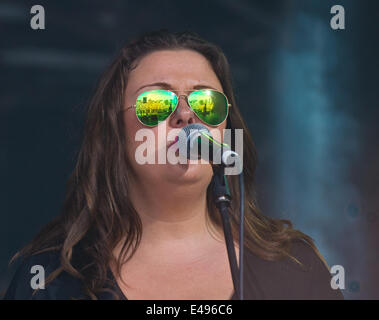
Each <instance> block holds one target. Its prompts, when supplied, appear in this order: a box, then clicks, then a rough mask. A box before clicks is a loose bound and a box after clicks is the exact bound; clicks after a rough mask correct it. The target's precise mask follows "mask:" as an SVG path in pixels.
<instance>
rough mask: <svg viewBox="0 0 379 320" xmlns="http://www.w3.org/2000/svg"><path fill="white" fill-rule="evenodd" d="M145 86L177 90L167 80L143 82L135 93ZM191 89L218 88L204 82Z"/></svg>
mask: <svg viewBox="0 0 379 320" xmlns="http://www.w3.org/2000/svg"><path fill="white" fill-rule="evenodd" d="M146 87H162V88H163V89H166V90H172V91H177V90H174V89H173V87H172V86H171V85H170V84H169V83H167V82H154V83H149V84H145V85H143V86H142V87H139V88H138V89H137V90H136V91H135V93H137V92H138V91H140V90H141V89H143V88H146ZM192 89H193V90H200V89H213V90H218V89H215V88H213V87H211V86H209V85H205V84H197V85H195V86H193V87H192Z"/></svg>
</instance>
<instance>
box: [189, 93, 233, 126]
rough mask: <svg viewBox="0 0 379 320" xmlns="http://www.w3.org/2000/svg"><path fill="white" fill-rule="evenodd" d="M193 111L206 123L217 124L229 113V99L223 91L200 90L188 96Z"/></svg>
mask: <svg viewBox="0 0 379 320" xmlns="http://www.w3.org/2000/svg"><path fill="white" fill-rule="evenodd" d="M188 103H189V104H190V106H191V108H192V110H193V112H195V113H196V115H197V116H198V117H199V118H200V120H202V121H204V122H205V123H207V124H209V125H212V126H217V125H219V124H221V123H222V122H223V121H224V120H225V119H226V117H227V115H228V101H227V99H226V97H225V95H223V94H222V93H221V92H218V91H215V90H199V91H195V92H192V93H191V94H190V95H189V97H188Z"/></svg>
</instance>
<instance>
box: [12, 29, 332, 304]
mask: <svg viewBox="0 0 379 320" xmlns="http://www.w3.org/2000/svg"><path fill="white" fill-rule="evenodd" d="M180 49H188V50H194V51H196V52H198V53H200V54H202V55H203V56H204V57H205V58H206V59H207V60H208V61H209V63H210V64H211V66H212V68H213V70H214V72H215V74H216V75H217V77H218V79H219V81H220V83H221V84H222V88H223V90H224V93H225V95H226V96H227V98H228V100H229V101H230V103H231V104H232V105H233V107H232V108H230V113H229V117H228V120H227V127H228V128H232V129H242V130H243V141H244V144H243V153H244V157H243V160H244V163H243V168H244V171H243V174H244V180H245V221H244V223H245V239H244V243H245V246H246V247H247V248H248V249H249V250H251V252H253V253H255V254H256V255H257V256H259V257H261V258H262V259H266V260H276V259H280V258H282V257H285V256H287V257H289V258H291V259H292V260H293V261H295V262H296V263H299V264H301V262H300V261H298V260H297V259H296V258H295V257H294V256H292V255H291V254H290V247H291V242H292V241H293V240H296V239H298V240H302V241H304V242H306V243H307V244H309V246H310V247H311V248H313V250H315V252H316V253H317V254H318V256H319V257H320V258H321V259H322V261H323V262H324V263H325V264H326V262H325V261H324V259H323V258H322V256H321V255H320V253H319V252H318V250H317V248H316V246H315V245H314V242H313V240H312V238H310V237H309V236H307V235H305V234H304V233H302V232H300V231H298V230H295V229H293V227H292V224H291V222H290V221H288V220H280V219H273V218H270V217H267V216H265V215H263V214H262V212H261V211H260V210H259V208H258V206H257V200H256V190H255V186H254V172H255V169H256V165H257V154H256V149H255V146H254V142H253V140H252V138H251V135H250V133H249V130H248V127H247V126H246V124H245V122H244V120H243V118H242V116H241V114H240V112H239V109H238V107H237V105H236V101H235V96H234V94H233V86H232V78H231V72H230V67H229V63H228V61H227V59H226V57H225V55H224V53H223V52H222V50H221V49H220V48H219V47H218V46H216V45H214V44H212V43H210V42H208V41H206V40H204V39H202V38H201V37H200V36H199V35H197V34H196V33H193V32H180V33H173V32H169V31H168V30H159V31H155V32H150V33H146V34H144V35H142V36H140V37H138V38H136V39H134V40H133V41H131V42H129V43H128V44H127V45H126V46H124V47H123V48H122V49H121V51H120V53H119V54H118V56H117V57H116V58H115V59H114V61H113V63H111V65H110V66H109V67H108V68H107V69H106V70H105V72H104V73H103V75H102V76H101V78H100V80H99V82H98V84H97V87H96V90H95V92H94V95H93V97H92V99H91V101H90V103H89V106H88V111H87V117H86V123H85V127H84V136H83V141H82V145H81V148H80V150H79V153H78V159H77V162H76V165H75V167H74V170H73V172H72V173H71V175H70V177H69V179H68V181H67V185H66V194H65V199H64V203H63V207H62V210H61V213H60V214H59V215H58V216H57V217H56V218H55V219H53V220H52V221H51V222H50V223H48V224H47V225H46V226H45V227H44V228H43V229H42V230H41V231H40V232H39V233H38V234H37V236H36V237H35V238H34V239H33V240H32V241H31V242H30V243H29V244H27V245H26V246H25V247H24V248H22V249H21V250H20V251H18V252H17V253H16V254H15V255H14V256H13V257H12V259H11V263H12V262H13V261H14V260H15V259H17V258H18V257H21V256H23V257H27V256H31V255H35V254H38V253H42V252H46V251H57V252H59V255H60V266H59V268H58V269H57V270H55V271H54V272H52V273H51V274H50V275H49V276H48V278H47V281H46V283H49V282H50V281H52V280H54V279H55V278H56V277H57V276H58V275H59V274H60V273H62V272H67V273H69V274H70V275H72V276H74V277H76V278H79V279H80V280H81V281H82V284H83V293H84V296H85V297H86V298H90V299H97V295H98V293H99V292H102V291H103V290H107V289H106V283H107V281H108V280H109V279H108V275H107V274H108V270H109V265H110V263H116V266H117V271H116V272H117V275H118V276H120V270H121V266H122V263H123V262H124V261H127V260H128V259H130V258H131V256H132V255H133V254H134V253H135V251H136V249H137V247H138V245H139V243H140V239H141V234H142V224H141V221H140V218H139V215H138V212H137V211H136V210H135V208H134V207H133V204H132V203H131V201H130V199H129V197H128V194H129V191H128V190H129V187H130V183H129V181H130V179H129V178H128V174H129V172H130V163H129V161H128V157H127V155H126V150H125V147H124V146H125V134H124V132H125V129H124V128H125V124H124V121H123V118H122V117H120V116H119V115H120V111H121V108H122V106H123V102H124V93H125V89H126V85H127V82H128V75H129V72H130V71H131V70H133V69H134V68H135V67H136V66H137V65H138V63H139V61H140V60H141V59H142V58H143V57H144V56H146V55H147V54H149V53H152V52H154V51H157V50H180ZM232 141H234V139H232ZM228 180H229V187H230V191H231V195H232V197H233V199H237V200H238V199H239V185H238V177H237V176H228ZM207 205H208V212H209V216H208V218H209V221H211V222H212V223H213V224H214V225H216V226H219V227H220V226H222V221H221V219H220V216H219V213H218V212H217V210H216V209H215V207H214V205H213V199H212V193H211V192H210V187H208V189H207ZM230 217H231V226H232V233H233V237H234V239H235V241H238V237H239V233H238V232H239V201H235V202H232V206H231V208H230ZM120 241H123V242H122V249H121V253H120V255H119V256H118V257H117V258H115V257H114V256H113V250H114V248H115V247H116V245H117V244H119V243H120ZM126 256H128V257H129V258H128V259H126V260H125V258H126ZM111 291H112V290H111ZM115 298H118V297H117V295H116V294H115Z"/></svg>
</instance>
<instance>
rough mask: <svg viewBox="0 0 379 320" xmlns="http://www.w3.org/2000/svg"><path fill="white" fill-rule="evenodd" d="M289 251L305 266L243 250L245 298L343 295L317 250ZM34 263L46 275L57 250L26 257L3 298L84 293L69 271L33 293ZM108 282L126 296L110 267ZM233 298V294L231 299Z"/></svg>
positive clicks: (297, 246)
mask: <svg viewBox="0 0 379 320" xmlns="http://www.w3.org/2000/svg"><path fill="white" fill-rule="evenodd" d="M291 253H292V255H293V256H295V257H296V258H297V259H298V260H300V262H302V263H303V264H304V265H305V267H306V270H304V269H303V268H301V266H299V265H298V264H296V263H295V262H293V261H292V260H290V259H289V258H283V259H281V260H278V261H266V260H263V259H261V258H259V257H258V256H256V255H255V254H253V253H251V251H249V250H248V249H247V248H245V250H244V259H245V261H244V266H245V269H244V294H245V297H244V298H245V300H254V299H294V300H298V299H343V295H342V293H341V291H340V290H339V289H338V290H333V289H332V288H331V285H330V280H331V275H330V273H329V271H328V269H327V268H326V267H325V265H324V264H323V263H322V261H321V260H320V259H319V257H318V256H317V255H316V253H315V252H314V251H313V249H311V248H310V247H309V245H307V244H305V243H304V242H301V241H296V242H294V243H293V245H292V249H291ZM33 265H42V266H43V267H44V269H45V277H46V278H47V277H48V275H49V274H50V273H51V272H52V271H54V270H55V269H57V268H58V267H59V257H58V254H57V253H53V252H50V253H41V254H38V255H35V256H32V257H29V258H27V259H26V260H25V261H24V262H23V263H22V264H21V265H20V267H19V268H18V270H17V271H16V274H15V276H14V277H13V279H12V281H11V283H10V285H9V288H8V290H7V292H6V294H5V297H4V299H16V300H21V299H60V300H61V299H72V298H74V299H80V298H81V297H83V291H82V289H81V281H80V280H79V279H77V278H75V277H73V276H71V275H69V274H68V273H65V272H64V273H61V274H60V275H59V276H58V277H57V278H56V279H54V280H53V281H52V282H50V283H49V284H47V285H46V287H45V289H40V290H38V291H37V293H36V294H35V295H34V296H32V292H33V289H32V288H31V285H30V281H31V279H32V278H33V276H35V274H32V273H31V272H30V269H31V267H32V266H33ZM108 274H109V278H110V279H111V283H112V284H111V285H110V286H109V287H108V288H111V289H113V290H114V291H115V292H116V293H117V294H119V295H120V297H121V298H122V299H127V298H126V297H125V296H124V295H123V293H122V292H121V289H120V288H119V286H118V285H117V283H116V281H115V280H114V278H113V275H112V272H110V271H109V273H108ZM97 297H98V298H99V299H102V300H110V299H113V295H112V294H111V293H108V292H105V293H102V294H99V295H98V296H97ZM235 299H236V294H235V293H234V294H233V296H232V300H235Z"/></svg>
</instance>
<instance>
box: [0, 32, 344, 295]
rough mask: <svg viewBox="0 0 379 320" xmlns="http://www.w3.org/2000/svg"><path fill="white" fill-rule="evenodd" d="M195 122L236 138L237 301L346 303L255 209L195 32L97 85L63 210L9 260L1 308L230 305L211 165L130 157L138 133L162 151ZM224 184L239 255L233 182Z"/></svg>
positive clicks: (247, 171) (176, 36)
mask: <svg viewBox="0 0 379 320" xmlns="http://www.w3.org/2000/svg"><path fill="white" fill-rule="evenodd" d="M195 123H200V124H202V125H204V126H205V127H207V128H208V129H209V130H210V132H216V131H219V132H222V131H223V130H224V129H232V130H233V129H242V130H243V155H244V156H243V174H244V181H245V221H244V224H245V238H244V250H245V252H244V269H245V271H244V282H243V284H244V297H245V299H249V300H252V299H343V296H342V294H341V292H340V291H339V290H333V289H332V288H331V285H330V281H331V275H330V273H329V270H328V266H327V264H326V262H325V260H324V259H323V257H322V256H321V254H320V253H319V251H318V250H317V248H316V246H315V245H314V243H313V240H312V239H311V238H310V237H309V236H307V235H305V234H304V233H302V232H300V231H298V230H294V229H293V228H292V225H291V223H290V222H289V221H287V220H277V219H273V218H270V217H267V216H265V215H264V214H263V213H262V212H261V211H260V210H259V208H258V207H257V204H256V198H255V192H256V190H255V189H254V185H253V182H254V181H253V180H254V171H255V167H256V161H257V160H256V150H255V147H254V144H253V140H252V138H251V136H250V134H249V130H248V128H247V126H246V124H245V122H244V120H243V119H242V117H241V114H240V112H239V110H238V107H237V105H236V101H235V97H234V93H233V89H232V83H231V75H230V70H229V64H228V62H227V59H226V57H225V55H224V54H223V52H222V51H221V49H220V48H219V47H218V46H216V45H214V44H212V43H210V42H208V41H205V40H204V39H202V38H200V37H199V36H198V35H197V34H194V33H191V32H182V33H172V32H169V31H167V30H160V31H156V32H151V33H147V34H144V35H143V36H141V37H139V38H136V39H135V40H133V41H131V42H129V43H128V44H127V45H126V46H125V47H123V48H122V50H121V52H120V53H119V55H118V57H117V58H116V59H115V60H114V61H113V63H112V64H111V65H110V67H109V68H108V69H107V70H106V71H105V72H104V74H103V75H102V77H101V79H100V81H99V83H98V86H97V89H96V92H95V93H94V96H93V98H92V100H91V102H90V104H89V108H88V116H87V120H86V126H85V132H84V137H83V143H82V146H81V149H80V152H79V154H78V160H77V163H76V166H75V168H74V170H73V172H72V174H71V176H70V178H69V180H68V182H67V191H66V197H65V201H64V204H63V207H62V212H61V213H60V215H59V216H57V217H56V218H55V219H54V220H53V221H51V222H50V223H48V224H47V225H46V226H45V227H44V228H43V229H42V230H41V231H40V233H39V234H38V235H37V236H36V237H35V238H34V239H33V240H32V241H31V242H30V243H29V244H28V245H27V246H26V247H24V248H22V249H21V250H20V251H19V252H17V253H16V254H15V256H14V257H13V258H12V261H15V260H18V258H23V259H22V260H21V265H20V266H19V268H18V270H17V272H16V274H15V276H14V278H13V279H12V281H11V284H10V286H9V288H8V290H7V292H6V295H5V299H143V300H148V299H237V295H236V292H235V291H234V288H233V282H232V276H231V271H230V267H229V262H228V254H227V250H226V243H225V240H224V235H223V228H222V222H221V218H220V215H219V212H218V211H217V209H216V207H215V205H214V202H213V199H212V194H211V193H210V192H209V191H210V190H209V186H210V183H211V181H212V177H213V170H212V166H211V165H210V164H209V163H199V164H192V163H184V164H183V163H177V164H172V163H170V162H167V163H164V164H161V163H158V161H156V162H155V163H145V164H143V165H141V164H140V163H139V162H138V161H137V159H136V153H137V149H138V148H139V146H140V145H141V144H142V143H143V141H138V139H136V135H137V134H138V132H139V130H142V129H144V130H146V129H147V130H149V131H150V132H151V134H152V135H154V137H155V138H156V140H158V139H164V141H155V142H156V143H155V144H154V145H155V146H159V145H162V143H161V142H163V145H166V146H167V147H166V148H168V149H169V148H175V142H176V141H175V140H172V139H168V135H167V136H161V135H158V134H157V133H158V130H159V128H160V126H163V125H165V126H167V129H168V130H167V131H169V130H171V129H177V130H180V129H182V128H183V127H185V126H187V125H189V124H195ZM218 136H221V137H222V134H219V135H218ZM158 152H159V150H158V148H157V147H155V149H154V150H153V153H154V156H157V154H158ZM227 180H228V182H229V187H230V192H231V196H232V204H231V207H230V221H231V227H232V232H233V239H234V241H235V243H234V247H235V250H236V252H238V249H239V247H238V241H239V239H238V230H239V224H240V221H239V209H240V208H239V202H238V201H239V189H238V180H237V177H236V176H227ZM232 247H233V246H232ZM238 263H239V261H238ZM36 265H38V266H42V267H43V270H44V277H43V276H42V274H41V275H40V276H41V277H39V281H38V282H39V284H40V285H41V282H42V284H43V285H42V286H41V287H40V288H37V289H36V288H33V287H32V286H31V283H33V281H34V280H33V277H38V276H39V275H38V274H35V273H31V269H32V267H33V266H36ZM32 280H33V281H32ZM34 282H35V281H34Z"/></svg>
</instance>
